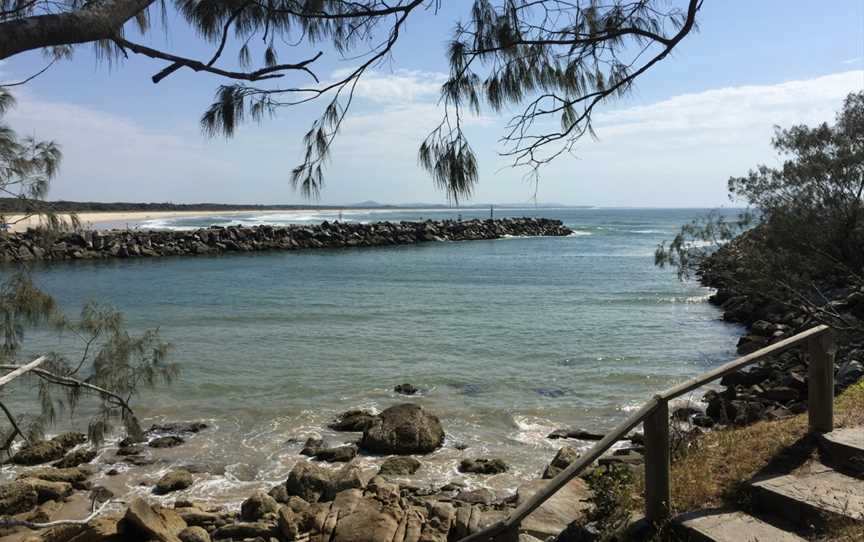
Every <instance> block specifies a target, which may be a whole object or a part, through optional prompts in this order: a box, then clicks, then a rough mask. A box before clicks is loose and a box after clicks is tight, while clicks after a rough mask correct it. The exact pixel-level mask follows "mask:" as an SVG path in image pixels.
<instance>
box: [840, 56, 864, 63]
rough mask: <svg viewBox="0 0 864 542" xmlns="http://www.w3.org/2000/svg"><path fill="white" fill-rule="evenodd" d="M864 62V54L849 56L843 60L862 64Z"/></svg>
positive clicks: (843, 61)
mask: <svg viewBox="0 0 864 542" xmlns="http://www.w3.org/2000/svg"><path fill="white" fill-rule="evenodd" d="M861 62H864V56H856V57H854V58H847V59H846V60H841V61H840V63H841V64H861Z"/></svg>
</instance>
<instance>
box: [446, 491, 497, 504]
mask: <svg viewBox="0 0 864 542" xmlns="http://www.w3.org/2000/svg"><path fill="white" fill-rule="evenodd" d="M453 499H454V500H457V501H462V502H467V503H469V504H492V503H494V502H495V501H496V500H497V495H495V492H493V491H492V490H491V489H488V488H485V487H481V488H479V489H470V490H469V489H464V490H462V491H460V492H459V493H457V494H456V496H455V497H453Z"/></svg>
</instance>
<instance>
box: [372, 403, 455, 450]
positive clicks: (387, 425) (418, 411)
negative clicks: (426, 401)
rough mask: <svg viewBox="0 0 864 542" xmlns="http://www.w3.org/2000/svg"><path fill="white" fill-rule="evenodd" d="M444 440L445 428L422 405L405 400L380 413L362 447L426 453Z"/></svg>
mask: <svg viewBox="0 0 864 542" xmlns="http://www.w3.org/2000/svg"><path fill="white" fill-rule="evenodd" d="M443 444H444V428H443V427H441V421H440V420H439V419H438V418H437V417H436V416H434V415H432V414H430V413H428V412H426V411H425V410H423V408H422V407H420V406H419V405H415V404H412V403H406V404H401V405H396V406H392V407H390V408H388V409H387V410H385V411H384V412H382V413H381V414H379V415H378V416H377V417H376V418H375V420H374V422H373V423H372V425H370V426H369V427H368V428H367V429H366V430H365V431H364V432H363V438H362V439H361V441H360V447H361V448H363V449H364V450H367V451H369V452H372V453H379V454H396V455H410V454H426V453H430V452H433V451H435V450H437V449H438V448H440V447H441V446H442V445H443Z"/></svg>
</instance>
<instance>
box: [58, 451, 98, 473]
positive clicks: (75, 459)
mask: <svg viewBox="0 0 864 542" xmlns="http://www.w3.org/2000/svg"><path fill="white" fill-rule="evenodd" d="M96 455H97V452H96V450H95V449H94V448H81V449H79V450H74V451H71V452H69V453H68V454H66V455H65V456H63V459H61V460H60V461H58V462H56V463H54V466H55V467H58V468H61V469H62V468H68V467H77V466H78V465H80V464H82V463H89V462H91V461H93V460H94V459H96Z"/></svg>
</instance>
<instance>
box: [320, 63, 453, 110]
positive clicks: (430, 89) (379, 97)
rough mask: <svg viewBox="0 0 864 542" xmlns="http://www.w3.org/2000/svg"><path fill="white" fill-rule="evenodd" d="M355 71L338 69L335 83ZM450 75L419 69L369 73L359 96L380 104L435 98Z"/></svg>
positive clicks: (359, 86)
mask: <svg viewBox="0 0 864 542" xmlns="http://www.w3.org/2000/svg"><path fill="white" fill-rule="evenodd" d="M351 71H352V70H350V69H344V70H338V71H335V72H333V73H332V74H331V78H332V79H333V80H337V79H339V78H342V77H345V76H346V75H348V74H349V73H351ZM446 79H447V75H446V74H443V73H437V72H424V71H418V70H396V71H395V72H393V73H383V72H380V71H373V72H367V73H366V74H364V75H363V77H362V79H360V81H359V82H358V83H357V87H356V89H355V91H354V95H355V96H359V97H361V98H366V99H368V100H372V101H374V102H379V103H394V102H395V103H408V102H414V101H417V100H420V99H433V98H435V97H436V96H437V94H438V93H439V92H440V90H441V84H442V83H443V82H444V81H445V80H446Z"/></svg>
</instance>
